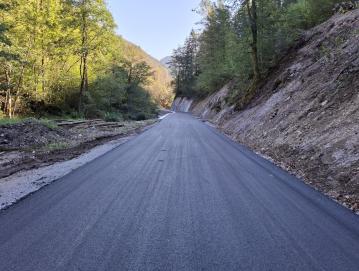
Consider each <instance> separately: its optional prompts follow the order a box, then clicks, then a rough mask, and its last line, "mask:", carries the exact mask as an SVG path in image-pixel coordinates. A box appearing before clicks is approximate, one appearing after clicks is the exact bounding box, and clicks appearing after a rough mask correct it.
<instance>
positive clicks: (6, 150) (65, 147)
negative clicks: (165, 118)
mask: <svg viewBox="0 0 359 271" xmlns="http://www.w3.org/2000/svg"><path fill="white" fill-rule="evenodd" d="M156 121H157V120H147V121H137V122H104V121H102V120H84V121H67V120H58V121H56V122H55V123H56V124H53V123H51V124H49V123H43V122H40V121H36V120H27V121H24V122H21V123H17V124H7V125H1V126H0V178H3V177H7V176H10V175H12V174H14V173H16V172H18V171H21V170H29V169H34V168H39V167H42V166H47V165H51V164H53V163H55V162H60V161H65V160H69V159H72V158H75V157H77V156H79V155H81V154H83V153H84V152H87V151H88V150H90V149H91V148H93V147H95V146H97V145H100V144H103V143H105V142H108V141H111V140H115V139H118V138H122V137H127V136H130V135H134V134H136V133H139V132H141V131H143V130H144V129H145V128H146V127H149V126H150V125H152V124H154V123H155V122H156Z"/></svg>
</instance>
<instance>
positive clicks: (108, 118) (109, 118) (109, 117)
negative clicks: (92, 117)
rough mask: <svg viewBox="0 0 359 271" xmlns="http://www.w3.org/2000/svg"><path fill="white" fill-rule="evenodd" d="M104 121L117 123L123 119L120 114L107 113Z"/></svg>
mask: <svg viewBox="0 0 359 271" xmlns="http://www.w3.org/2000/svg"><path fill="white" fill-rule="evenodd" d="M104 120H105V121H107V122H113V121H115V122H117V121H122V120H123V117H122V115H121V114H119V113H114V112H106V113H105V117H104Z"/></svg>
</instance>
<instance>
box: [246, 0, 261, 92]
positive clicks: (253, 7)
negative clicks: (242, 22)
mask: <svg viewBox="0 0 359 271" xmlns="http://www.w3.org/2000/svg"><path fill="white" fill-rule="evenodd" d="M246 4H247V12H248V18H249V23H250V26H251V33H252V43H251V44H250V47H251V59H252V67H253V84H254V85H256V84H257V83H258V81H259V80H260V72H259V65H258V25H257V3H256V0H252V1H251V3H250V1H249V0H248V1H247V3H246Z"/></svg>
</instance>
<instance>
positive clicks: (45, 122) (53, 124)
mask: <svg viewBox="0 0 359 271" xmlns="http://www.w3.org/2000/svg"><path fill="white" fill-rule="evenodd" d="M38 122H39V123H41V124H42V125H44V126H46V127H47V128H49V129H56V128H58V126H57V124H56V122H54V121H53V120H49V119H41V120H38Z"/></svg>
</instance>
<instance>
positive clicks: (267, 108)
mask: <svg viewBox="0 0 359 271" xmlns="http://www.w3.org/2000/svg"><path fill="white" fill-rule="evenodd" d="M230 85H231V84H228V85H227V86H225V87H224V88H223V89H221V90H220V91H219V92H216V93H214V94H213V95H211V96H209V97H207V98H206V99H204V100H200V101H191V100H189V99H184V98H178V99H177V100H176V101H175V103H174V106H173V107H174V109H176V110H179V111H185V112H187V111H189V112H192V113H193V114H195V115H197V116H199V117H201V118H204V119H207V120H209V121H211V122H212V123H214V124H216V125H217V126H218V127H219V129H221V130H222V131H223V132H225V133H226V134H227V135H229V136H230V137H231V138H232V139H234V140H236V141H238V142H240V143H242V144H245V145H247V146H249V147H250V148H251V149H253V150H255V151H257V152H259V153H261V154H262V155H264V156H266V157H269V158H271V159H272V160H274V161H275V162H276V163H277V164H280V165H281V166H282V167H284V168H286V169H288V170H290V171H291V172H293V173H295V174H296V175H298V176H300V177H301V178H303V179H304V180H305V181H307V182H308V183H309V184H310V185H312V186H313V187H315V188H316V189H318V190H320V191H322V192H324V193H326V194H327V195H329V196H331V197H333V198H334V199H336V200H338V201H340V202H342V203H343V204H344V205H346V206H348V207H350V208H352V209H353V210H356V211H359V134H358V133H359V10H354V11H351V12H348V13H347V14H344V15H336V16H334V17H332V18H331V19H330V20H328V21H327V22H325V23H323V24H322V25H319V26H317V27H315V28H313V29H312V30H310V31H308V32H306V33H304V35H303V36H302V37H301V39H300V41H299V42H298V44H297V46H296V47H294V48H292V49H291V50H290V51H289V53H288V55H287V56H286V57H284V58H283V59H282V60H281V62H280V63H279V65H278V66H277V68H276V69H274V70H273V71H272V72H271V73H270V74H269V76H268V77H267V78H266V80H265V81H264V83H263V84H262V86H261V87H260V88H259V89H258V90H257V97H256V98H255V99H254V100H253V101H252V102H251V103H250V104H249V105H248V106H247V107H246V108H245V109H244V110H241V111H236V110H235V106H233V105H229V104H227V103H226V97H227V95H228V93H229V92H230V91H231V86H230ZM183 101H184V102H183ZM189 103H190V107H189V108H188V110H186V109H187V107H188V104H189ZM182 109H185V110H182Z"/></svg>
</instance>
